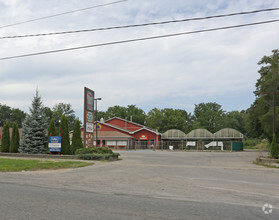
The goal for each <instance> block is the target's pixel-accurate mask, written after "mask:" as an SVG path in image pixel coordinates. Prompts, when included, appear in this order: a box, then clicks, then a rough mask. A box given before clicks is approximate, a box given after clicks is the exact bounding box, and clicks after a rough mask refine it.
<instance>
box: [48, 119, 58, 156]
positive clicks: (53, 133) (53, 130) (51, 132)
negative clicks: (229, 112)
mask: <svg viewBox="0 0 279 220" xmlns="http://www.w3.org/2000/svg"><path fill="white" fill-rule="evenodd" d="M49 136H57V131H56V127H55V121H54V118H52V119H51V120H50V122H49V126H48V134H47V137H49ZM46 149H47V151H48V142H47V144H46Z"/></svg>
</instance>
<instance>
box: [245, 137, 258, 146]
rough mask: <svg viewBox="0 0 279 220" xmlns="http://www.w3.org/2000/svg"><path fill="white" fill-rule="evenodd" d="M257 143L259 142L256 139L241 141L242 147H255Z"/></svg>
mask: <svg viewBox="0 0 279 220" xmlns="http://www.w3.org/2000/svg"><path fill="white" fill-rule="evenodd" d="M259 143H260V140H259V139H256V138H245V139H244V141H243V145H244V146H256V145H257V144H259Z"/></svg>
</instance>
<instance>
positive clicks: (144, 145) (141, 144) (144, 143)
mask: <svg viewBox="0 0 279 220" xmlns="http://www.w3.org/2000/svg"><path fill="white" fill-rule="evenodd" d="M147 146H148V141H145V140H141V141H140V148H141V149H147Z"/></svg>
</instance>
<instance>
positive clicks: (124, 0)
mask: <svg viewBox="0 0 279 220" xmlns="http://www.w3.org/2000/svg"><path fill="white" fill-rule="evenodd" d="M126 1H129V0H121V1H115V2H110V3H106V4H101V5H94V6H90V7H87V8H81V9H77V10H73V11H67V12H62V13H59V14H55V15H49V16H45V17H41V18H35V19H31V20H27V21H22V22H17V23H13V24H8V25H4V26H0V28H6V27H11V26H16V25H20V24H26V23H30V22H33V21H39V20H43V19H47V18H53V17H57V16H61V15H66V14H71V13H75V12H79V11H85V10H89V9H93V8H99V7H103V6H107V5H112V4H117V3H120V2H126Z"/></svg>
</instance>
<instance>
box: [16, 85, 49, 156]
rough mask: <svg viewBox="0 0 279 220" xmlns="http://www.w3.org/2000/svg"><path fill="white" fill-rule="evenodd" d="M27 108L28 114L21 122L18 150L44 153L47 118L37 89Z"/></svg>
mask: <svg viewBox="0 0 279 220" xmlns="http://www.w3.org/2000/svg"><path fill="white" fill-rule="evenodd" d="M29 110H30V115H28V116H27V117H26V119H25V120H24V122H23V128H22V139H21V141H20V146H19V152H20V153H29V154H41V153H45V143H46V131H47V123H46V121H47V118H46V117H45V115H44V114H43V104H42V101H41V97H40V96H39V91H38V90H36V95H35V96H34V98H33V100H32V105H31V107H30V108H29Z"/></svg>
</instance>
